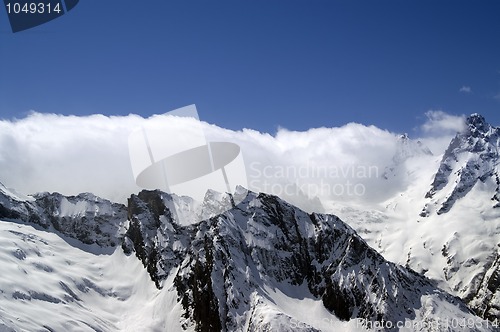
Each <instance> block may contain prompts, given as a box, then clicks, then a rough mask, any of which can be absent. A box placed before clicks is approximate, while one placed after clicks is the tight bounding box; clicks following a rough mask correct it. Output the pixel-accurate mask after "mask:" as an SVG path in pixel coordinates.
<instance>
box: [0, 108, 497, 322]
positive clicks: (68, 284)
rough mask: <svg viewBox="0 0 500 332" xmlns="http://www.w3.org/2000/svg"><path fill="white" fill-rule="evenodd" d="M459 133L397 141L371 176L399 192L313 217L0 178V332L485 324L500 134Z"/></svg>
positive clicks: (484, 130) (492, 300)
mask: <svg viewBox="0 0 500 332" xmlns="http://www.w3.org/2000/svg"><path fill="white" fill-rule="evenodd" d="M466 125H467V126H466V130H464V131H463V132H460V133H457V135H456V136H455V138H454V139H453V140H452V141H451V143H450V145H449V147H448V149H447V150H446V152H445V153H444V154H443V155H440V156H437V155H434V154H432V152H431V151H430V150H429V149H427V148H426V147H425V146H424V145H423V144H422V143H419V142H414V141H412V140H411V139H410V138H409V137H408V136H407V135H403V136H401V137H400V138H399V141H398V144H399V145H398V149H397V153H396V155H395V156H394V158H393V163H392V164H391V165H390V166H388V167H387V169H386V172H384V176H383V177H382V178H381V181H395V180H396V179H398V178H400V177H404V178H405V179H407V185H406V187H405V188H404V190H402V191H401V192H400V193H398V194H397V195H395V196H394V197H392V198H391V199H389V200H387V201H385V202H383V204H380V205H377V206H346V205H345V204H344V205H335V204H332V205H331V206H326V207H325V210H326V211H327V212H328V213H326V214H325V213H315V212H310V213H309V212H305V211H303V210H301V209H299V208H297V207H296V206H294V205H291V204H290V203H287V202H286V201H284V200H283V199H281V198H279V197H276V196H272V195H268V194H265V193H254V192H251V191H248V190H246V189H244V188H242V187H239V188H238V189H237V191H236V192H235V193H234V194H233V195H235V196H236V195H237V196H238V197H237V199H236V200H235V201H240V203H239V204H238V205H236V206H233V207H232V208H230V209H228V208H227V207H228V204H230V202H231V201H233V199H232V198H233V197H231V195H230V194H220V193H215V192H212V191H209V192H207V195H206V196H205V200H204V202H202V203H201V204H198V203H196V202H194V201H193V200H192V199H190V198H189V197H181V196H176V195H174V194H168V193H164V192H161V191H158V190H155V191H146V190H145V191H141V192H140V193H138V194H133V195H131V196H130V198H129V199H128V203H127V204H126V205H124V204H118V203H113V202H110V201H108V200H105V199H102V198H99V197H96V196H95V195H93V194H90V193H84V194H80V195H77V196H64V195H61V194H58V193H38V194H35V195H33V196H28V197H26V196H23V195H20V194H18V193H16V192H15V191H13V190H11V189H7V188H5V187H4V186H3V185H0V232H1V234H2V235H1V236H0V241H2V245H1V246H0V261H1V262H2V266H3V267H5V268H4V270H3V272H4V273H2V274H1V275H0V331H19V330H26V331H61V330H75V331H136V330H149V331H184V330H187V331H339V330H340V331H362V330H387V331H390V330H409V331H418V330H425V331H445V330H450V331H452V330H464V331H466V330H470V331H476V330H477V331H496V330H498V324H497V320H498V319H499V318H500V317H499V316H500V312H499V310H500V299H499V296H500V294H498V292H499V290H498V288H499V286H500V271H499V266H498V265H499V264H500V262H499V260H498V247H499V244H500V238H499V231H498V230H499V229H500V228H499V227H500V210H499V209H498V207H499V198H500V196H499V194H498V190H499V184H500V181H499V174H498V162H497V160H498V146H499V133H500V129H498V128H496V127H492V126H490V125H489V124H487V123H486V121H485V119H484V118H483V117H481V116H480V115H478V114H473V115H471V116H470V117H468V118H467V120H466ZM200 216H201V218H200ZM200 219H203V220H202V221H201V222H196V223H190V222H189V220H200Z"/></svg>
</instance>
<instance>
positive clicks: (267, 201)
mask: <svg viewBox="0 0 500 332" xmlns="http://www.w3.org/2000/svg"><path fill="white" fill-rule="evenodd" d="M170 201H171V197H170V195H168V194H165V193H162V192H159V191H143V192H141V193H140V194H139V195H133V196H132V197H131V198H130V200H129V219H130V220H131V225H130V228H129V230H128V231H127V233H126V240H125V245H124V248H125V250H126V251H128V252H130V251H131V250H134V251H135V253H136V255H137V256H138V257H139V258H140V259H141V261H142V262H143V264H144V266H145V267H146V268H147V270H148V271H149V273H150V275H151V279H152V280H153V281H154V282H155V283H156V285H157V287H159V288H161V287H162V286H163V283H164V281H165V280H166V279H167V277H168V276H169V275H171V274H174V275H175V279H174V285H175V287H176V289H177V293H178V298H179V301H180V302H181V303H182V306H183V309H184V318H185V319H186V320H185V322H184V327H186V328H189V327H191V328H192V327H193V326H194V327H195V329H196V331H219V330H220V331H242V330H243V328H244V327H245V326H246V327H247V329H246V330H249V331H262V330H263V328H265V326H266V325H265V324H268V323H263V322H261V323H259V319H260V316H259V314H258V313H259V311H261V310H263V309H262V307H263V306H264V307H265V304H263V303H264V300H263V299H265V297H266V295H265V294H266V289H267V288H273V289H279V290H280V291H281V292H282V293H284V294H287V293H288V292H289V289H290V288H293V287H301V285H302V286H305V287H306V288H307V290H308V292H309V294H310V296H311V298H316V299H321V301H322V303H323V305H324V307H325V308H326V309H327V310H329V311H330V312H331V313H333V314H334V315H335V316H336V317H337V318H339V319H340V320H344V321H348V320H351V319H354V318H360V319H363V320H364V321H365V322H382V321H386V322H387V321H391V322H396V321H404V320H405V319H408V320H424V321H425V320H427V321H428V322H431V321H433V320H437V319H439V318H438V316H437V315H433V314H432V313H430V312H432V310H431V308H429V307H427V304H426V303H430V302H434V303H453V305H454V306H456V309H457V310H458V312H459V315H469V314H470V313H469V310H468V309H467V308H466V306H465V305H464V304H462V303H461V301H460V300H459V299H457V298H454V297H452V296H450V295H448V294H446V293H445V292H443V291H441V290H439V289H437V288H436V287H435V286H434V285H433V284H432V283H431V282H430V281H429V280H428V279H426V278H424V277H422V276H420V275H418V274H417V273H415V272H413V271H412V270H409V269H407V268H404V267H401V266H398V265H395V264H393V263H390V262H387V261H386V260H384V259H383V257H382V256H380V255H379V254H378V253H377V252H376V251H375V250H373V249H372V248H370V247H369V246H368V245H367V244H366V243H365V242H364V241H363V240H362V239H361V238H360V237H359V236H358V235H357V234H356V233H355V232H354V231H353V230H352V229H351V228H350V227H349V226H347V225H346V224H344V223H343V222H342V221H341V220H340V219H338V218H337V217H335V216H332V215H324V214H307V213H305V212H303V211H302V210H299V209H298V208H296V207H293V206H291V205H289V204H287V203H286V202H284V201H282V200H280V199H279V198H277V197H274V196H270V195H265V194H259V195H257V194H254V193H249V194H248V195H247V197H246V198H244V199H243V200H242V202H241V203H240V204H238V205H237V206H236V207H235V208H233V209H231V210H229V211H226V212H224V213H223V214H221V215H219V216H217V217H212V218H210V219H208V220H204V221H202V222H200V223H196V224H193V225H188V226H181V225H179V224H178V223H177V222H176V220H175V216H174V215H173V214H172V213H171V212H170V210H169V209H168V208H167V206H168V202H170ZM424 298H429V299H432V300H431V301H430V302H429V301H427V302H426V301H423V299H424ZM423 312H426V313H425V315H424V316H422V315H423ZM280 315H281V316H284V315H285V316H286V314H284V313H279V312H278V313H275V316H276V317H278V316H280ZM276 319H278V318H276ZM285 322H287V323H286V324H288V325H289V326H288V327H289V330H292V328H291V326H290V319H288V321H287V320H285ZM263 324H264V325H263ZM280 325H281V326H282V327H283V324H280ZM304 326H305V325H304ZM284 330H287V329H284ZM309 330H310V331H314V329H312V328H311V329H309Z"/></svg>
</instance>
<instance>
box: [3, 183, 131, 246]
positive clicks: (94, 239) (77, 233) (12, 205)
mask: <svg viewBox="0 0 500 332" xmlns="http://www.w3.org/2000/svg"><path fill="white" fill-rule="evenodd" d="M0 219H14V220H21V221H24V222H30V223H33V224H36V225H39V226H41V227H43V228H45V229H52V230H55V231H57V232H60V233H61V234H64V235H66V236H69V237H71V238H74V239H77V240H79V241H81V242H83V243H85V244H98V245H100V246H103V247H114V246H116V245H119V244H120V243H121V235H120V233H123V231H122V228H123V226H124V224H125V221H126V219H127V209H126V207H125V206H124V205H122V204H117V203H112V202H110V201H108V200H105V199H102V198H99V197H97V196H95V195H93V194H88V193H86V194H80V195H78V196H69V197H66V196H63V195H61V194H58V193H53V194H49V193H40V194H36V195H34V196H33V197H31V198H30V199H28V200H24V199H22V198H19V197H16V196H15V195H13V194H12V193H10V192H9V191H8V190H7V189H6V188H5V187H4V186H3V185H1V184H0Z"/></svg>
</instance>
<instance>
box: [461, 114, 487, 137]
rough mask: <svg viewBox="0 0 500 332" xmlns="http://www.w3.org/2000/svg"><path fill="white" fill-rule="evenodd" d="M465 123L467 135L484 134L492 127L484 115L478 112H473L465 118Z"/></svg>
mask: <svg viewBox="0 0 500 332" xmlns="http://www.w3.org/2000/svg"><path fill="white" fill-rule="evenodd" d="M465 124H466V125H467V131H466V134H467V135H471V136H475V137H476V136H477V135H478V134H486V133H488V132H489V131H490V129H491V128H492V127H491V126H490V125H489V124H488V123H487V122H486V120H485V119H484V117H483V116H482V115H480V114H478V113H473V114H471V115H469V116H468V117H467V119H466V120H465Z"/></svg>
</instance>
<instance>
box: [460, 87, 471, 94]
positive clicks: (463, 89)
mask: <svg viewBox="0 0 500 332" xmlns="http://www.w3.org/2000/svg"><path fill="white" fill-rule="evenodd" d="M458 91H460V92H463V93H471V92H472V89H471V88H470V86H466V85H463V86H462V87H461V88H460V90H458Z"/></svg>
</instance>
